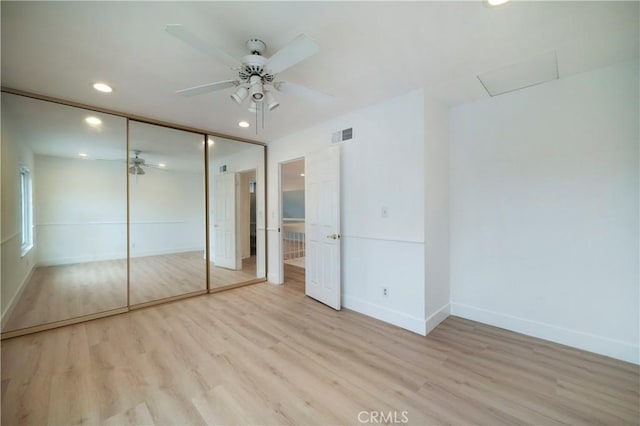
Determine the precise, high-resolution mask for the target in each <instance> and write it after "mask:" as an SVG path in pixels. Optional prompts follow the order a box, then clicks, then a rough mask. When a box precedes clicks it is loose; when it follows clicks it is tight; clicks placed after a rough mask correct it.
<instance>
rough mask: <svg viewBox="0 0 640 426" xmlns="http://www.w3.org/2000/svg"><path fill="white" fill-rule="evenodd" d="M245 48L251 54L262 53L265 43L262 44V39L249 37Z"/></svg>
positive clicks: (265, 47) (265, 48)
mask: <svg viewBox="0 0 640 426" xmlns="http://www.w3.org/2000/svg"><path fill="white" fill-rule="evenodd" d="M247 49H249V52H251V54H252V55H262V54H263V53H264V51H265V50H267V45H266V44H264V41H262V40H259V39H257V38H250V39H249V40H247Z"/></svg>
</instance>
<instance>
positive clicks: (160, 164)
mask: <svg viewBox="0 0 640 426" xmlns="http://www.w3.org/2000/svg"><path fill="white" fill-rule="evenodd" d="M158 167H167V165H166V164H164V163H158Z"/></svg>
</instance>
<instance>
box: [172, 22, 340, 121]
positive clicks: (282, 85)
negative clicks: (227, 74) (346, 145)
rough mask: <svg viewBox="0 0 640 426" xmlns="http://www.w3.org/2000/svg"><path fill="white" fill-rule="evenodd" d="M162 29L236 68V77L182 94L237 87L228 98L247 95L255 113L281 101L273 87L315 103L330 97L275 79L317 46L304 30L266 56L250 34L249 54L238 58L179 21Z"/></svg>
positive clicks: (270, 108)
mask: <svg viewBox="0 0 640 426" xmlns="http://www.w3.org/2000/svg"><path fill="white" fill-rule="evenodd" d="M165 30H166V31H167V32H168V33H169V34H171V35H172V36H174V37H176V38H177V39H179V40H181V41H183V42H185V43H187V44H188V45H190V46H191V47H193V48H194V49H197V50H199V51H201V52H203V53H205V54H207V55H209V56H211V57H213V58H214V59H216V60H217V61H219V62H221V63H223V64H224V65H227V66H228V67H229V68H230V69H232V70H235V71H237V76H236V78H234V79H232V80H223V81H218V82H215V83H208V84H203V85H201V86H195V87H190V88H188V89H182V90H178V91H177V92H176V93H179V94H181V95H183V96H195V95H201V94H203V93H208V92H214V91H217V90H223V89H228V88H232V87H236V88H237V89H236V91H235V92H234V93H233V94H231V99H232V100H233V101H235V102H236V103H238V104H242V102H243V101H244V100H245V99H247V98H249V111H250V112H255V113H257V111H258V110H262V111H264V109H263V105H265V106H266V107H267V108H268V109H269V111H272V110H274V109H275V108H277V107H278V106H279V105H280V103H279V102H278V101H277V100H276V99H275V97H274V96H273V92H274V91H279V92H285V93H291V94H294V95H299V96H302V97H304V98H306V99H307V100H309V101H311V102H315V103H318V104H326V103H328V102H330V101H331V100H332V99H333V98H332V97H331V96H329V95H327V94H325V93H322V92H319V91H317V90H314V89H310V88H308V87H305V86H300V85H298V84H294V83H290V82H287V81H282V80H278V78H277V77H278V74H279V73H281V72H283V71H285V70H286V69H288V68H290V67H292V66H294V65H296V64H297V63H299V62H301V61H302V60H304V59H306V58H308V57H310V56H313V55H314V54H316V53H317V52H318V50H319V49H320V48H319V46H318V44H317V43H316V42H315V41H313V40H312V39H311V38H310V37H309V36H307V35H305V34H300V35H299V36H298V37H296V38H295V39H293V40H292V41H291V42H290V43H289V44H287V45H286V46H284V47H283V48H282V49H280V50H278V51H277V52H276V53H274V54H273V55H272V56H271V57H269V58H267V57H265V56H263V54H264V53H265V51H266V48H267V46H266V44H265V43H264V42H263V41H262V40H259V39H257V38H252V39H250V40H248V41H247V44H246V45H247V49H248V50H249V54H248V55H246V56H244V57H243V58H242V59H241V60H238V59H236V58H234V57H233V56H231V55H229V54H228V53H226V52H225V51H223V50H221V49H219V48H218V47H216V46H214V45H212V44H210V43H208V42H206V41H204V40H202V39H200V38H199V37H197V36H196V35H194V34H193V33H191V32H190V31H189V30H188V29H187V28H185V27H184V26H182V25H180V24H169V25H167V26H166V28H165Z"/></svg>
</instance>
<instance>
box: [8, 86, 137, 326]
mask: <svg viewBox="0 0 640 426" xmlns="http://www.w3.org/2000/svg"><path fill="white" fill-rule="evenodd" d="M126 159H127V138H126V119H125V118H122V117H117V116H113V115H109V114H102V113H96V112H92V111H89V110H84V109H81V108H75V107H70V106H65V105H60V104H56V103H52V102H46V101H42V100H37V99H32V98H29V97H24V96H18V95H13V94H9V93H2V228H1V234H2V281H1V290H2V331H3V332H7V331H15V330H20V329H23V328H28V327H33V326H40V325H43V324H50V323H55V322H58V321H64V320H69V319H72V318H78V317H83V316H87V315H91V314H97V313H101V312H105V311H112V310H116V309H120V308H125V309H126V306H127V261H126V259H127V197H126V193H127V192H126V188H127V181H126V176H127V175H126V166H127V161H126Z"/></svg>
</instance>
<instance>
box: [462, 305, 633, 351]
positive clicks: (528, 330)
mask: <svg viewBox="0 0 640 426" xmlns="http://www.w3.org/2000/svg"><path fill="white" fill-rule="evenodd" d="M451 315H454V316H457V317H462V318H466V319H469V320H472V321H477V322H481V323H484V324H489V325H493V326H496V327H500V328H504V329H507V330H511V331H515V332H518V333H522V334H526V335H528V336H533V337H538V338H540V339H545V340H550V341H552V342H556V343H560V344H562V345H567V346H571V347H574V348H578V349H583V350H585V351H589V352H595V353H597V354H600V355H605V356H609V357H611V358H616V359H620V360H622V361H627V362H631V363H634V364H640V348H639V347H638V345H634V344H632V343H627V342H622V341H619V340H614V339H609V338H606V337H602V336H596V335H594V334H589V333H583V332H580V331H576V330H570V329H567V328H562V327H558V326H555V325H552V324H546V323H542V322H538V321H532V320H529V319H526V318H519V317H515V316H512V315H508V314H504V313H500V312H494V311H489V310H486V309H482V308H477V307H475V306H469V305H464V304H460V303H453V302H452V303H451Z"/></svg>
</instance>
